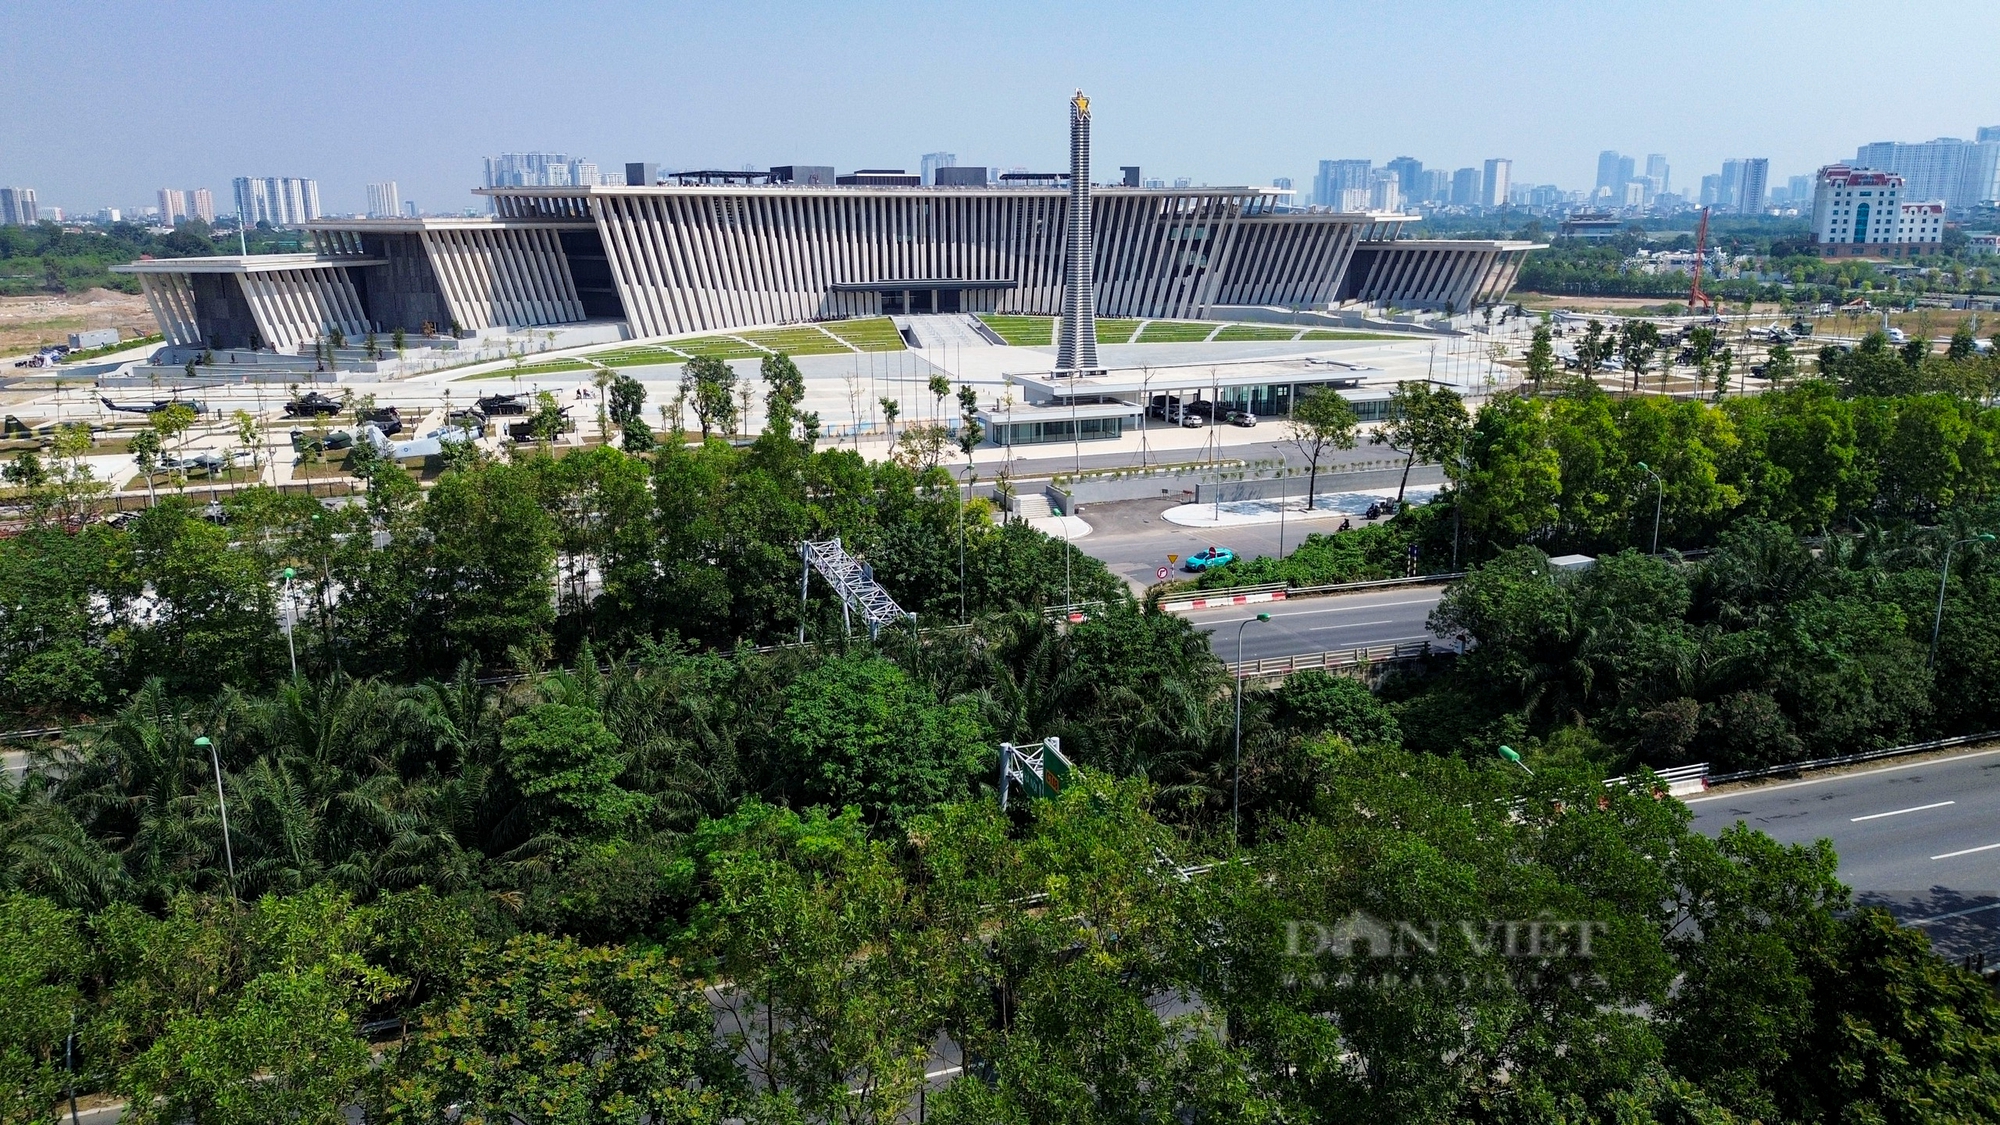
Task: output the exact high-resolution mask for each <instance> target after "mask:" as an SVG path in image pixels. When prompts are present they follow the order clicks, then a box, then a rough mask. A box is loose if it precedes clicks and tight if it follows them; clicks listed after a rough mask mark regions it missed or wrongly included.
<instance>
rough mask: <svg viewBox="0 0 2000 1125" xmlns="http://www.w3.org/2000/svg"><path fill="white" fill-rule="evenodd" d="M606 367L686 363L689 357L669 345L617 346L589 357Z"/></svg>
mask: <svg viewBox="0 0 2000 1125" xmlns="http://www.w3.org/2000/svg"><path fill="white" fill-rule="evenodd" d="M589 358H590V359H592V360H594V361H595V362H598V363H601V364H603V365H604V366H606V367H656V366H665V365H669V364H676V363H686V362H687V359H688V357H687V356H686V355H685V354H683V353H681V352H678V351H675V350H674V349H672V348H667V347H638V348H617V349H615V350H612V351H608V352H598V353H597V354H595V355H592V356H590V357H589Z"/></svg>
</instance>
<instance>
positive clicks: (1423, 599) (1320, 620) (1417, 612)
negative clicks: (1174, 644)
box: [1185, 586, 1445, 661]
mask: <svg viewBox="0 0 2000 1125" xmlns="http://www.w3.org/2000/svg"><path fill="white" fill-rule="evenodd" d="M1444 591H1445V587H1443V586H1391V587H1389V588H1388V589H1384V590H1370V591H1368V592H1365V593H1359V594H1338V595H1334V596H1332V597H1325V598H1301V599H1299V600H1298V601H1295V602H1272V603H1269V604H1263V605H1242V606H1233V607H1231V608H1228V609H1206V610H1196V611H1194V612H1191V613H1188V614H1185V616H1186V617H1187V618H1188V620H1190V621H1192V622H1194V625H1195V628H1197V629H1201V630H1203V631H1204V632H1207V633H1208V634H1209V643H1210V644H1211V645H1213V646H1214V648H1215V652H1216V655H1217V656H1220V657H1221V658H1222V659H1224V660H1227V661H1234V660H1235V659H1236V629H1237V624H1236V623H1237V622H1239V621H1242V620H1245V619H1246V618H1251V617H1255V616H1256V615H1257V614H1258V613H1259V612H1264V613H1269V614H1270V615H1271V620H1269V621H1264V622H1259V623H1257V624H1255V625H1250V626H1247V627H1245V628H1244V629H1243V659H1245V660H1268V659H1270V658H1272V657H1279V656H1300V655H1304V654H1306V653H1313V652H1327V651H1330V650H1333V649H1347V648H1363V647H1367V646H1372V645H1387V644H1396V643H1398V642H1401V641H1421V640H1424V639H1426V638H1428V639H1431V640H1433V641H1438V638H1436V637H1433V636H1432V635H1431V632H1430V627H1429V625H1428V624H1427V619H1428V618H1429V617H1430V612H1431V609H1432V608H1433V607H1435V606H1436V605H1437V603H1438V599H1439V598H1442V597H1443V596H1444ZM1439 643H1444V642H1441V641H1440V642H1439Z"/></svg>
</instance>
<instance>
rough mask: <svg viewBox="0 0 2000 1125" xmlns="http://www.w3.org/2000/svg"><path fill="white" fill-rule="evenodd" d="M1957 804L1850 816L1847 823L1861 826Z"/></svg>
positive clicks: (1919, 806) (1943, 802) (1942, 804)
mask: <svg viewBox="0 0 2000 1125" xmlns="http://www.w3.org/2000/svg"><path fill="white" fill-rule="evenodd" d="M1957 803H1958V802H1957V801H1937V802H1934V803H1932V804H1928V805H1913V806H1911V807H1910V808H1907V809H1895V810H1893V811H1890V812H1878V813H1869V814H1868V815H1867V816H1850V817H1848V818H1847V822H1848V823H1849V824H1859V823H1861V822H1862V821H1864V820H1880V819H1882V818H1883V817H1885V816H1902V815H1903V814H1904V813H1906V812H1923V811H1924V810H1925V809H1941V808H1943V807H1945V806H1946V805H1955V804H1957Z"/></svg>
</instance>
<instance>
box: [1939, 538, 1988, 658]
mask: <svg viewBox="0 0 2000 1125" xmlns="http://www.w3.org/2000/svg"><path fill="white" fill-rule="evenodd" d="M1991 542H1993V536H1992V534H1991V533H1989V532H1984V531H1982V532H1980V533H1979V534H1977V535H1974V536H1971V537H1969V538H1966V539H1960V540H1957V541H1956V542H1953V543H1950V544H1947V545H1946V546H1945V549H1944V565H1943V566H1941V567H1939V568H1938V603H1937V615H1936V616H1935V617H1932V618H1931V658H1930V659H1929V660H1927V661H1925V662H1924V667H1926V668H1934V667H1936V666H1937V650H1938V632H1939V630H1941V629H1942V628H1943V627H1944V584H1945V581H1946V580H1947V579H1949V578H1950V577H1951V553H1952V551H1953V550H1955V549H1957V548H1959V547H1963V546H1964V545H1966V544H1967V543H1991Z"/></svg>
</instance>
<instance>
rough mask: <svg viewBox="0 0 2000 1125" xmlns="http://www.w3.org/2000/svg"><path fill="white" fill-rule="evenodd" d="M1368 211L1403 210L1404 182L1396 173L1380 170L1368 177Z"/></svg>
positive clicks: (1385, 169) (1384, 169)
mask: <svg viewBox="0 0 2000 1125" xmlns="http://www.w3.org/2000/svg"><path fill="white" fill-rule="evenodd" d="M1368 209H1369V210H1370V211H1400V210H1402V209H1403V191H1402V182H1401V181H1399V180H1398V179H1397V178H1396V173H1394V172H1391V171H1389V170H1388V169H1387V168H1382V169H1378V170H1377V171H1374V172H1371V173H1369V176H1368Z"/></svg>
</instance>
